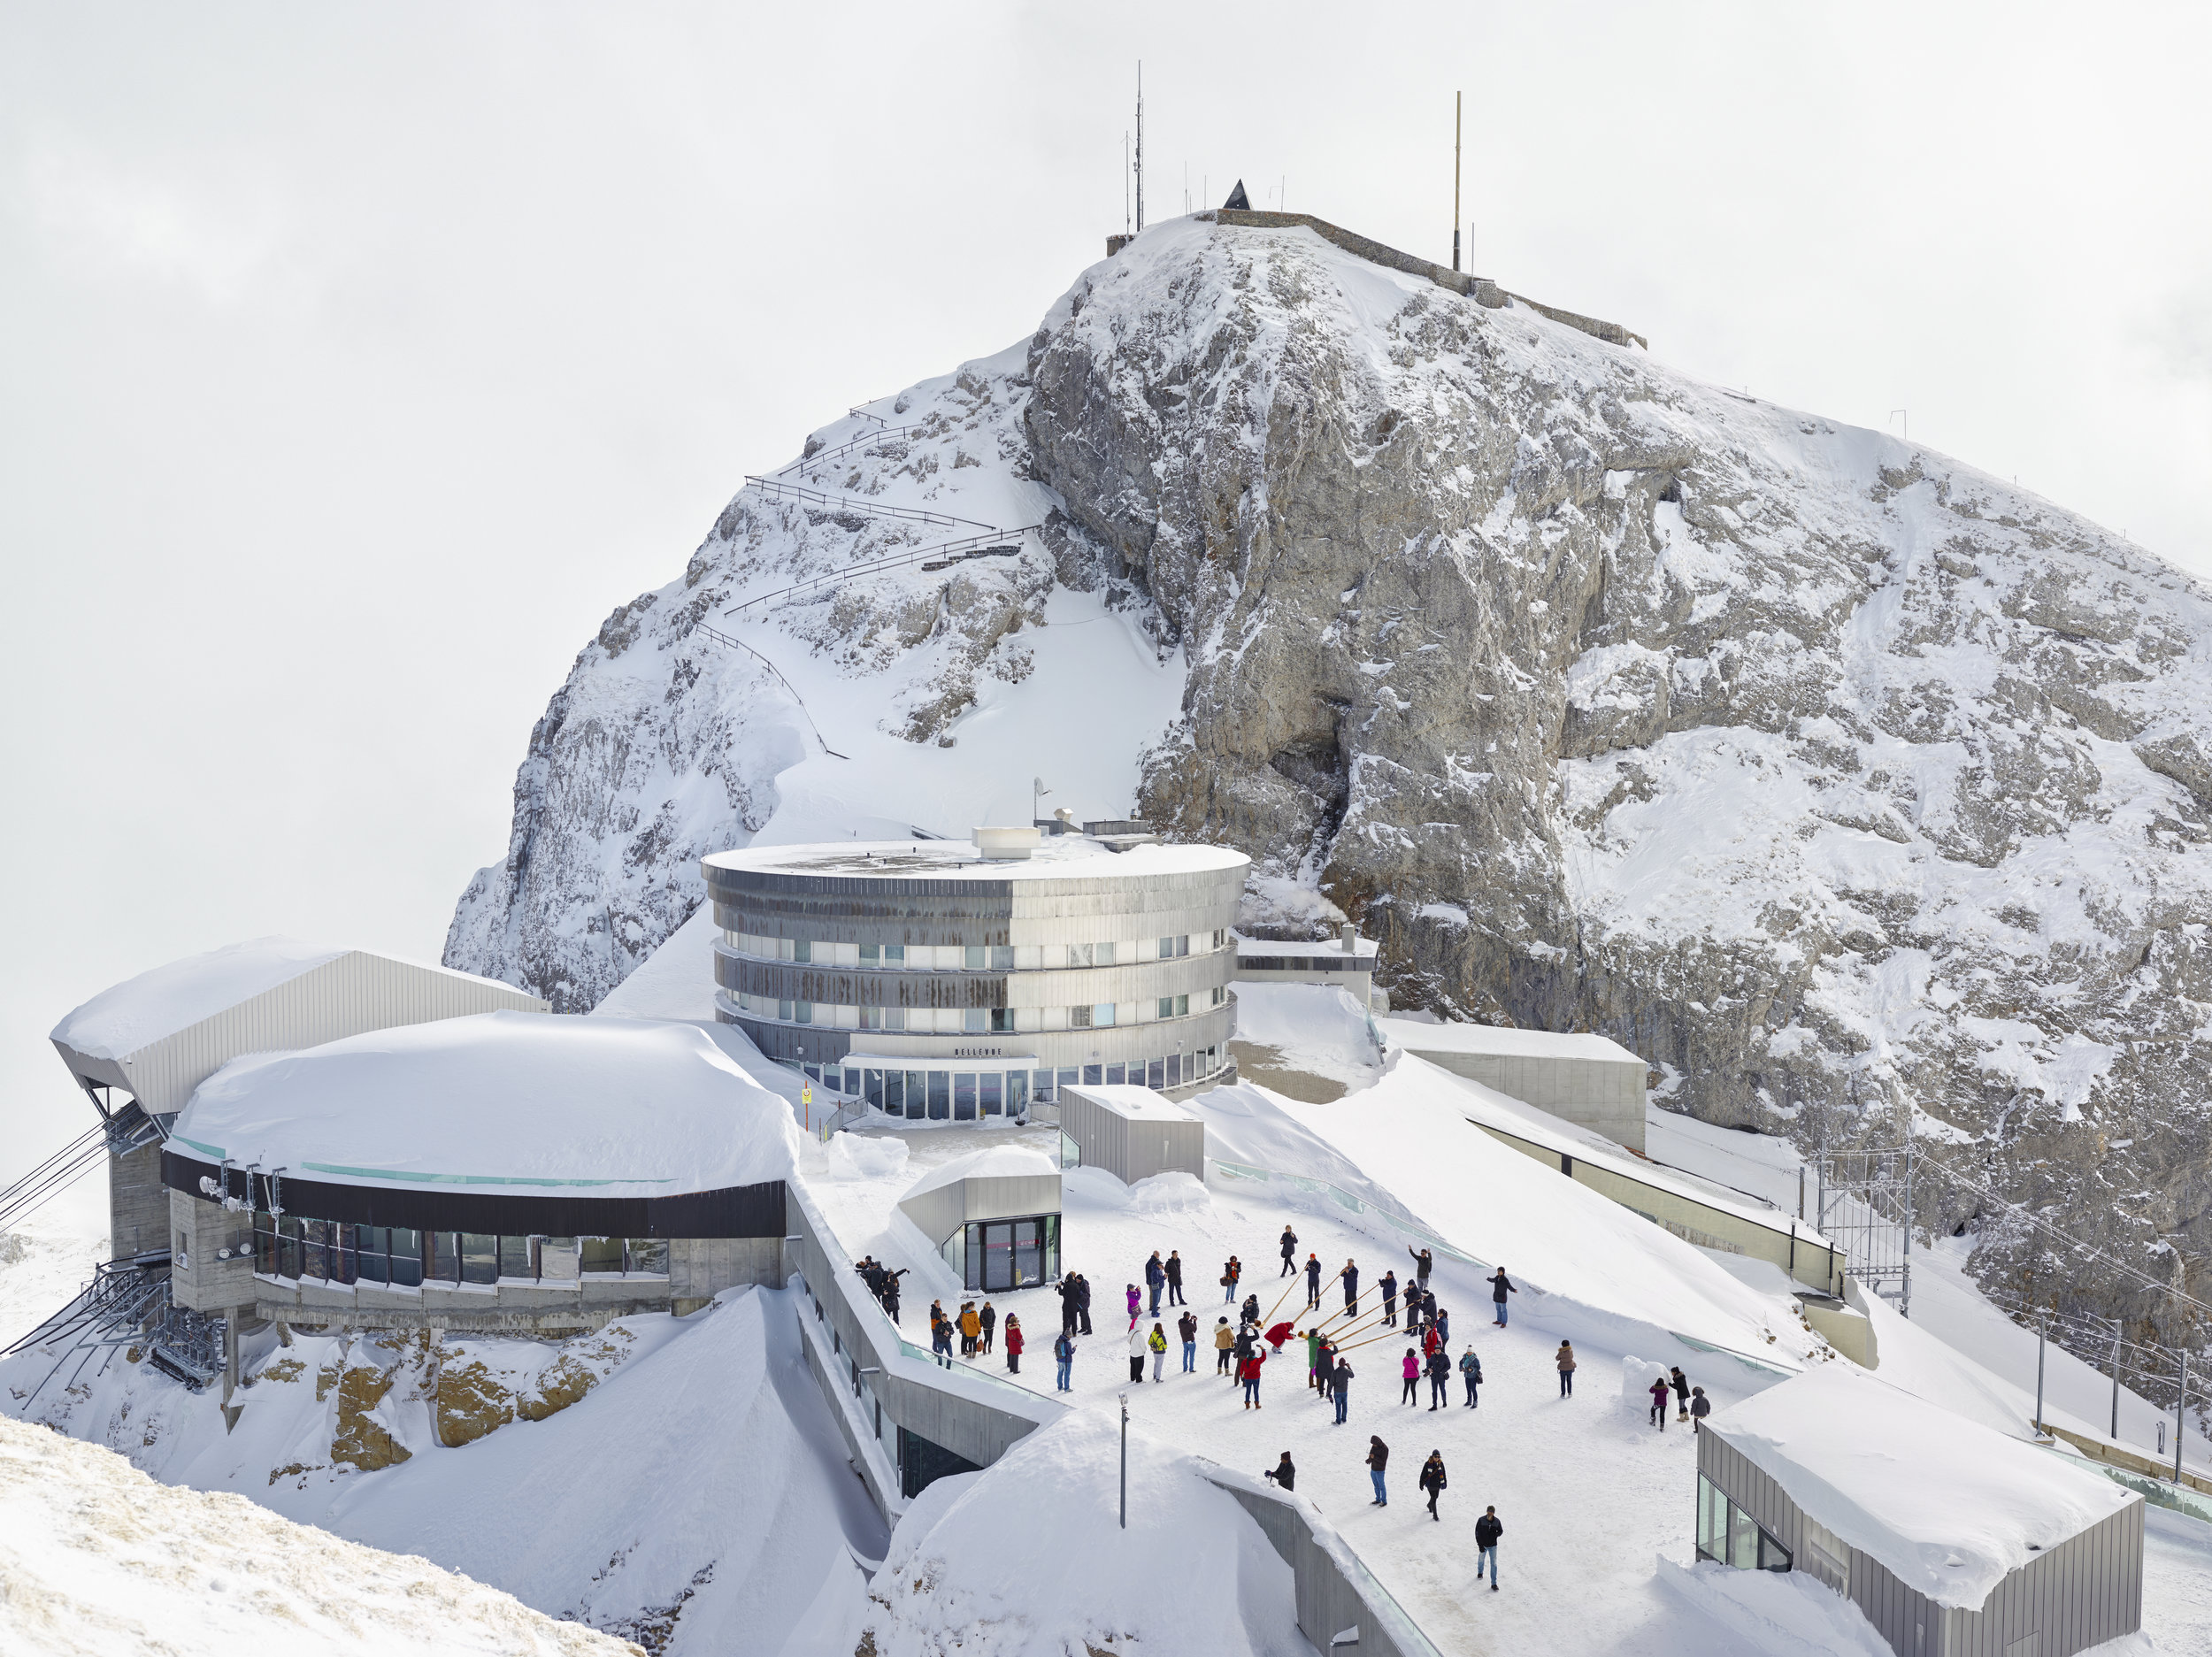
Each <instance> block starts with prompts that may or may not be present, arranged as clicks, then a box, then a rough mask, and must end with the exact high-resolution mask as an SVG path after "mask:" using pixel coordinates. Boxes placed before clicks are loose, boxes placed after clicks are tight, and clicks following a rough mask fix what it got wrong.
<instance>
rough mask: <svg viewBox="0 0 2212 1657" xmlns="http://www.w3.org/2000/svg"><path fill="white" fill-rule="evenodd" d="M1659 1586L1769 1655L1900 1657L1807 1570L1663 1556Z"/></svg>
mask: <svg viewBox="0 0 2212 1657" xmlns="http://www.w3.org/2000/svg"><path fill="white" fill-rule="evenodd" d="M1658 1580H1659V1582H1660V1583H1661V1584H1662V1585H1663V1586H1664V1587H1665V1588H1667V1589H1668V1590H1669V1591H1670V1592H1672V1593H1673V1594H1674V1595H1675V1596H1676V1598H1678V1599H1681V1600H1682V1601H1683V1602H1684V1603H1685V1604H1687V1605H1690V1606H1694V1607H1696V1608H1697V1609H1698V1610H1700V1611H1702V1612H1703V1613H1704V1614H1705V1615H1707V1616H1709V1617H1710V1618H1712V1619H1713V1621H1714V1622H1717V1623H1719V1624H1720V1625H1721V1626H1722V1627H1723V1628H1724V1629H1727V1630H1729V1631H1730V1632H1731V1633H1733V1634H1735V1635H1737V1636H1738V1637H1739V1638H1741V1639H1742V1640H1743V1641H1744V1642H1745V1644H1746V1645H1748V1646H1749V1647H1750V1648H1751V1649H1752V1650H1754V1651H1756V1652H1760V1653H1764V1657H1895V1653H1893V1651H1892V1650H1891V1649H1890V1644H1889V1642H1888V1641H1887V1640H1886V1639H1884V1638H1882V1635H1881V1631H1880V1630H1878V1629H1877V1628H1876V1627H1875V1626H1874V1624H1873V1623H1871V1622H1868V1621H1867V1619H1866V1613H1865V1612H1863V1611H1862V1610H1860V1609H1859V1607H1857V1606H1855V1605H1854V1604H1852V1603H1851V1601H1850V1600H1848V1599H1845V1598H1844V1597H1843V1596H1842V1595H1841V1594H1839V1593H1837V1592H1834V1591H1833V1590H1832V1589H1830V1588H1829V1587H1828V1586H1827V1585H1826V1584H1824V1583H1822V1582H1821V1581H1820V1579H1819V1578H1817V1577H1816V1576H1807V1575H1806V1574H1805V1573H1804V1572H1802V1571H1771V1570H1734V1569H1731V1568H1730V1567H1728V1566H1726V1565H1721V1564H1716V1563H1715V1562H1714V1561H1711V1560H1700V1561H1697V1562H1696V1563H1695V1564H1694V1565H1689V1566H1682V1565H1678V1564H1676V1563H1675V1562H1674V1561H1672V1560H1671V1559H1669V1558H1667V1557H1666V1556H1665V1555H1664V1554H1662V1555H1660V1558H1659V1577H1658Z"/></svg>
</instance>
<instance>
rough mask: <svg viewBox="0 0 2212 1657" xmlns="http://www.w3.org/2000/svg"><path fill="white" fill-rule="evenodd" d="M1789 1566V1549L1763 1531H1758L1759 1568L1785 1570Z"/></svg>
mask: <svg viewBox="0 0 2212 1657" xmlns="http://www.w3.org/2000/svg"><path fill="white" fill-rule="evenodd" d="M1789 1568H1790V1551H1789V1549H1787V1548H1786V1547H1784V1546H1782V1545H1781V1544H1780V1543H1779V1542H1778V1541H1776V1540H1775V1539H1774V1538H1772V1537H1770V1536H1769V1535H1768V1534H1767V1533H1766V1532H1765V1531H1763V1530H1762V1531H1760V1532H1759V1569H1761V1570H1787V1569H1789Z"/></svg>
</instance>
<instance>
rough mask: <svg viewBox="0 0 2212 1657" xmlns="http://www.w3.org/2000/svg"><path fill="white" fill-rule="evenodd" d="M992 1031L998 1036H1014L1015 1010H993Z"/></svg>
mask: <svg viewBox="0 0 2212 1657" xmlns="http://www.w3.org/2000/svg"><path fill="white" fill-rule="evenodd" d="M991 1029H992V1031H993V1032H994V1033H995V1034H998V1035H1002V1036H1010V1035H1012V1034H1013V1033H1014V1009H1012V1008H1010V1007H994V1008H993V1009H991Z"/></svg>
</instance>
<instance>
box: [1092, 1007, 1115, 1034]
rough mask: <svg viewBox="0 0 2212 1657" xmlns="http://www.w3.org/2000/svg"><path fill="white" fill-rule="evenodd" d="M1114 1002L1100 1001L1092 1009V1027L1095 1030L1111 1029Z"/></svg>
mask: <svg viewBox="0 0 2212 1657" xmlns="http://www.w3.org/2000/svg"><path fill="white" fill-rule="evenodd" d="M1113 1023H1114V1003H1113V1002H1111V1001H1100V1002H1098V1003H1097V1004H1096V1005H1095V1006H1094V1007H1093V1008H1092V1009H1091V1027H1092V1028H1093V1029H1094V1030H1110V1029H1111V1028H1112V1027H1113Z"/></svg>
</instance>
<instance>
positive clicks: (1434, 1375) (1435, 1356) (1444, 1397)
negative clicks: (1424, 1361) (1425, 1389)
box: [1427, 1343, 1452, 1409]
mask: <svg viewBox="0 0 2212 1657" xmlns="http://www.w3.org/2000/svg"><path fill="white" fill-rule="evenodd" d="M1427 1368H1428V1372H1429V1408H1431V1409H1441V1408H1444V1406H1445V1405H1447V1404H1448V1403H1450V1402H1451V1394H1450V1389H1451V1383H1452V1361H1451V1360H1450V1359H1449V1358H1448V1357H1446V1356H1445V1355H1444V1347H1443V1345H1442V1343H1439V1344H1438V1346H1437V1348H1436V1350H1435V1351H1434V1352H1432V1353H1431V1354H1429V1362H1428V1365H1427Z"/></svg>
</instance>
